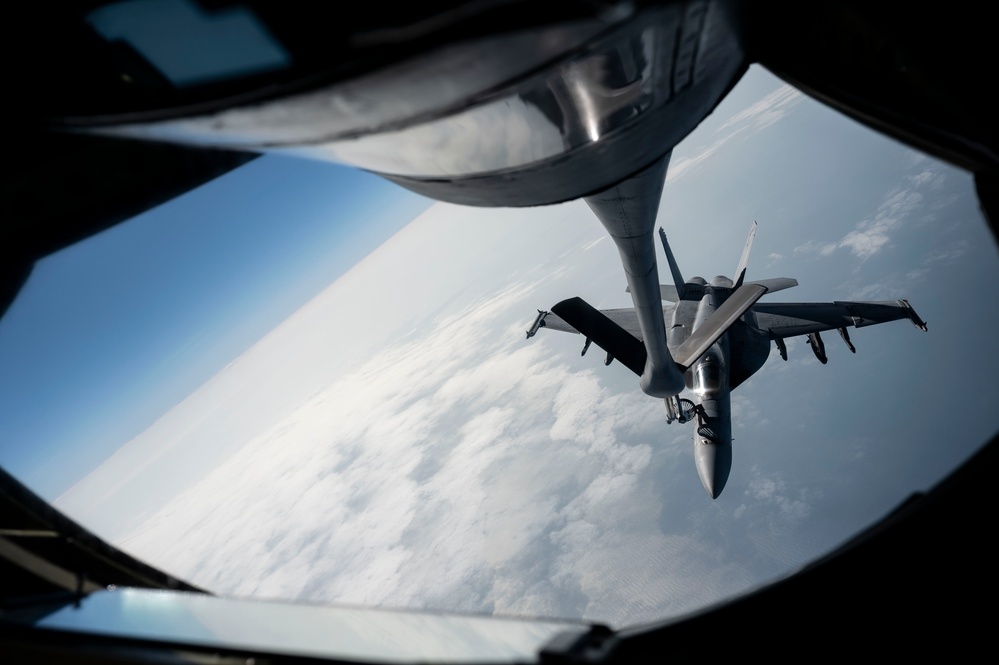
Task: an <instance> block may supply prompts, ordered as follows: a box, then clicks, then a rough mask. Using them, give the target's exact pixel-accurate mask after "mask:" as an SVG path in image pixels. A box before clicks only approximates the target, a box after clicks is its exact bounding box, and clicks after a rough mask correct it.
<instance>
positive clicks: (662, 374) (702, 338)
mask: <svg viewBox="0 0 999 665" xmlns="http://www.w3.org/2000/svg"><path fill="white" fill-rule="evenodd" d="M668 161H669V156H668V155H667V157H666V158H665V159H664V160H661V161H660V162H659V163H657V164H656V165H654V167H653V168H651V169H648V170H646V171H644V172H642V173H640V174H638V175H637V176H634V177H632V178H629V179H628V180H626V181H625V182H624V183H622V184H620V185H618V186H617V187H614V188H612V189H610V190H606V191H605V192H602V193H600V194H597V195H595V196H591V197H588V198H587V199H586V201H587V203H588V204H589V205H590V207H591V208H592V209H593V210H594V212H595V213H596V214H597V217H599V218H600V221H601V222H602V223H603V224H604V227H605V228H606V229H607V230H608V232H610V235H611V237H612V238H613V239H614V241H615V243H616V244H617V247H618V252H619V254H620V255H621V260H622V264H623V265H624V270H625V276H626V278H627V281H628V288H627V291H628V292H630V293H631V295H632V299H633V302H634V307H633V308H627V309H614V310H604V311H598V310H597V309H595V308H593V307H592V306H590V305H589V304H588V303H586V302H585V301H584V300H582V299H581V298H570V299H568V300H563V301H562V302H560V303H558V304H556V305H555V306H553V307H552V309H551V312H548V311H545V310H538V315H537V317H536V318H535V320H534V323H533V324H532V325H531V328H530V329H529V330H528V331H527V337H528V338H531V337H533V336H534V335H535V334H536V333H537V331H538V330H539V329H541V328H551V329H553V330H561V331H563V332H571V333H580V334H582V335H584V336H585V337H586V341H585V343H584V345H583V354H584V355H585V353H586V351H587V349H588V348H589V347H590V344H591V343H596V345H597V346H599V347H600V348H602V349H603V350H604V351H606V352H607V357H606V360H605V364H608V365H609V364H610V363H611V362H612V361H613V360H614V359H617V360H618V361H620V363H621V364H622V365H624V366H625V367H627V368H628V369H630V370H631V371H633V372H634V373H635V374H637V375H638V376H639V386H640V387H641V389H642V391H643V392H645V393H646V394H647V395H650V396H652V397H656V398H661V399H663V401H664V402H665V405H666V422H667V423H673V422H679V423H686V422H692V423H694V461H695V463H696V466H697V473H698V475H699V476H700V479H701V484H703V485H704V489H705V490H707V493H708V494H709V495H710V496H711V498H712V499H716V498H718V496H719V495H720V494H721V491H722V489H724V487H725V483H726V482H727V481H728V477H729V472H730V471H731V469H732V419H731V400H730V396H731V392H732V390H734V389H735V388H737V387H738V386H739V385H741V384H742V383H743V382H744V381H745V380H746V379H748V378H749V377H751V376H752V375H753V374H755V373H756V372H757V371H758V370H759V369H760V368H761V367H763V365H764V363H765V362H766V360H767V357H768V356H769V355H770V349H771V342H773V343H774V344H775V345H776V346H777V349H778V351H779V352H780V356H781V358H783V359H784V360H787V346H786V344H785V342H784V340H785V339H786V338H788V337H794V336H799V335H805V336H807V339H808V343H809V346H811V348H812V351H813V352H814V353H815V356H816V358H818V359H819V361H820V362H822V363H823V364H825V363H826V362H827V357H826V354H825V344H824V343H823V341H822V337H821V333H822V332H825V331H828V330H837V331H839V334H840V336H841V337H842V338H843V341H844V342H845V343H846V345H847V346H848V347H849V349H850V351H851V352H853V353H856V348H855V347H854V346H853V343H852V341H851V340H850V336H849V333H848V332H847V328H849V327H850V326H854V327H857V328H861V327H863V326H869V325H874V324H876V323H884V322H886V321H895V320H898V319H908V320H909V321H911V322H912V323H913V324H914V325H915V326H916V327H918V328H920V329H921V330H923V331H925V330H926V323H925V322H924V321H923V320H922V319H921V318H919V316H918V315H917V314H916V312H915V310H914V309H913V308H912V307H911V306H910V305H909V303H908V301H906V300H897V301H889V302H842V301H835V302H829V303H771V304H760V303H758V302H757V301H759V300H760V298H762V297H763V296H764V295H766V294H767V293H771V292H775V291H780V290H783V289H787V288H791V287H793V286H797V285H798V282H797V281H796V280H794V279H791V278H788V277H778V278H772V279H764V280H760V281H755V282H747V281H745V277H746V268H747V265H748V263H749V254H750V250H751V249H752V245H753V239H754V238H755V236H756V229H757V224H756V222H755V221H754V222H753V224H752V226H751V227H750V232H749V238H748V240H747V241H746V246H745V249H744V250H743V252H742V258H741V259H740V261H739V265H738V267H737V268H736V271H735V277H734V279H733V278H729V277H725V276H721V275H719V276H717V277H715V278H714V279H712V280H711V281H710V282H708V281H706V280H705V279H703V278H701V277H692V278H691V279H690V280H684V278H683V276H682V275H681V273H680V268H679V266H678V265H677V262H676V260H675V259H674V257H673V252H672V250H671V249H670V246H669V242H668V241H667V239H666V232H665V231H664V230H663V229H662V228H661V227H660V229H659V237H660V239H661V241H662V246H663V250H664V252H665V254H666V261H667V263H668V264H669V269H670V273H672V276H673V284H657V282H658V269H657V267H656V254H655V243H654V241H653V239H652V227H653V225H654V222H655V217H656V210H657V209H658V204H659V197H660V195H661V192H662V184H663V179H664V177H665V172H666V167H667V164H668ZM663 301H666V302H668V303H670V304H669V305H666V306H664V305H663V304H662V303H663ZM667 315H668V316H669V325H668V326H666V317H667ZM684 388H687V389H688V390H690V391H691V393H692V394H691V396H690V398H687V397H681V395H680V394H681V392H682V391H683V389H684Z"/></svg>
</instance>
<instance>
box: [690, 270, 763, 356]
mask: <svg viewBox="0 0 999 665" xmlns="http://www.w3.org/2000/svg"><path fill="white" fill-rule="evenodd" d="M766 292H767V287H765V286H762V285H760V284H743V285H742V286H740V287H739V288H738V289H736V290H735V292H734V293H732V295H730V296H729V297H728V300H726V301H725V302H724V303H722V305H721V307H719V308H718V309H716V310H715V311H714V312H713V313H712V314H711V316H709V317H708V318H706V319H705V320H704V323H702V324H701V325H700V326H698V328H697V329H696V330H695V331H694V333H693V334H692V335H691V336H690V337H688V338H687V341H685V342H684V343H683V344H681V345H680V347H679V348H678V349H677V350H676V352H675V353H674V354H673V360H674V361H676V364H677V365H679V366H680V367H682V368H683V369H684V371H686V370H687V369H688V368H689V367H690V366H691V365H693V364H694V363H695V362H697V359H698V358H700V357H701V356H703V355H704V352H705V351H707V350H708V349H709V348H711V345H712V344H714V343H715V342H717V341H718V339H719V338H720V337H721V336H722V335H724V334H725V331H726V330H728V329H729V328H730V327H732V324H733V323H735V322H736V321H738V320H739V319H740V318H742V315H743V314H745V313H746V312H747V311H749V308H750V307H752V306H753V305H755V304H756V301H757V300H759V299H760V298H762V297H763V294H764V293H766Z"/></svg>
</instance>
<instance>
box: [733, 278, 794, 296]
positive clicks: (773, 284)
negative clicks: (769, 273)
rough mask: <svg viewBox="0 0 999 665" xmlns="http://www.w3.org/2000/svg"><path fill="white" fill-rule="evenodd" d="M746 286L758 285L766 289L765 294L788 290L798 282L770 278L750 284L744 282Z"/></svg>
mask: <svg viewBox="0 0 999 665" xmlns="http://www.w3.org/2000/svg"><path fill="white" fill-rule="evenodd" d="M746 283H747V284H759V285H760V286H765V287H767V293H773V292H774V291H783V290H784V289H790V288H791V287H793V286H798V280H796V279H794V278H793V277H771V278H770V279H756V280H753V281H752V282H746Z"/></svg>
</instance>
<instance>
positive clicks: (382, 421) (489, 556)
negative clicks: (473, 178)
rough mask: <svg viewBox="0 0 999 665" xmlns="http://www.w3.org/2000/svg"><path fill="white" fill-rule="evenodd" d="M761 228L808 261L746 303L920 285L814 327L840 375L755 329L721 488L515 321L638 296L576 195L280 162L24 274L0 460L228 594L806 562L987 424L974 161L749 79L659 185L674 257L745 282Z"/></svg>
mask: <svg viewBox="0 0 999 665" xmlns="http://www.w3.org/2000/svg"><path fill="white" fill-rule="evenodd" d="M753 219H756V220H757V221H758V222H759V223H760V229H759V233H758V235H757V239H756V243H755V246H754V253H753V256H752V257H751V260H750V264H749V272H748V278H750V279H760V278H765V277H779V276H787V277H795V278H797V279H798V280H799V282H800V286H799V287H797V288H795V289H790V290H787V291H783V292H780V293H778V294H774V295H773V296H767V300H768V301H781V300H783V301H830V300H849V299H853V300H892V299H895V298H899V297H908V298H910V300H911V301H912V303H913V305H914V306H915V308H916V309H917V311H918V312H919V313H920V315H922V317H923V318H924V319H925V320H927V322H928V323H929V332H928V333H922V332H919V331H917V330H916V329H915V328H914V327H913V326H911V325H910V324H909V323H908V322H905V321H902V322H893V323H889V324H885V325H883V326H873V327H869V328H864V329H861V330H857V331H851V332H852V338H853V341H854V343H855V344H856V346H857V349H858V352H857V354H856V355H853V354H850V353H849V352H848V351H847V349H846V347H845V346H844V345H843V344H842V343H841V342H840V340H839V339H838V336H836V335H828V336H826V338H825V339H826V346H827V352H828V354H829V359H830V360H829V364H828V365H821V364H819V362H818V361H817V360H816V359H815V358H814V357H813V356H812V354H811V352H810V351H809V350H808V348H807V346H806V345H805V343H804V342H803V341H802V340H791V341H789V344H788V347H789V352H790V354H789V355H790V358H789V360H788V361H787V362H786V363H785V362H782V361H781V360H780V359H779V357H777V354H776V352H772V355H771V357H770V359H769V361H768V363H767V365H766V366H764V368H763V369H762V370H761V371H760V372H759V373H758V374H757V375H756V376H754V377H753V378H752V379H750V380H749V381H747V382H746V383H745V384H744V385H743V386H740V387H739V388H738V390H736V391H735V393H734V395H733V435H734V440H735V442H734V462H733V471H732V476H731V479H730V481H729V484H728V486H727V487H726V489H725V492H724V493H723V494H722V496H721V497H720V498H719V499H718V500H717V501H711V500H710V499H708V498H707V497H706V495H705V494H704V491H703V489H702V488H701V487H700V483H699V481H698V479H697V474H696V471H695V470H694V465H693V460H692V451H691V447H692V442H691V436H692V433H691V431H690V428H689V427H688V428H684V427H682V426H680V425H672V426H667V425H666V424H665V416H664V413H663V408H662V404H661V402H659V401H657V400H651V399H649V398H647V397H645V396H644V395H642V394H641V393H640V391H639V390H638V388H637V385H636V381H635V377H634V376H633V375H632V374H631V373H630V372H628V371H627V370H624V369H623V368H621V367H620V366H618V365H617V364H614V365H612V366H611V367H604V366H603V364H602V362H601V360H602V358H601V354H600V353H598V352H591V353H589V354H587V356H585V357H580V355H579V349H580V347H581V344H582V341H581V340H580V339H578V337H575V336H569V335H562V334H559V333H555V332H551V331H547V332H543V333H542V334H539V335H538V336H537V337H536V338H534V339H532V340H530V341H526V340H525V339H524V333H523V331H524V330H525V329H526V327H527V326H528V325H529V324H530V322H531V320H532V319H533V316H534V314H535V312H536V310H537V309H538V308H549V307H550V306H551V305H552V304H554V303H555V302H557V301H559V300H561V299H563V298H567V297H570V296H577V295H578V296H581V297H583V298H585V299H586V300H587V301H589V302H591V303H592V304H594V305H595V306H598V307H606V308H610V307H624V306H627V305H628V303H629V300H628V296H627V294H625V293H624V283H625V282H624V278H623V275H622V272H621V266H620V262H619V260H618V258H617V254H616V251H615V250H614V248H613V246H612V244H611V243H610V242H609V240H608V239H607V238H606V235H605V233H604V232H603V230H602V228H601V227H600V225H599V223H598V222H597V221H596V219H595V218H594V217H593V215H592V213H591V212H590V211H589V210H588V209H587V208H586V206H585V205H584V204H582V203H581V202H574V203H568V204H565V205H560V206H551V207H541V208H530V209H522V210H503V209H473V208H463V207H460V206H450V205H445V204H434V205H430V202H428V201H426V200H424V199H420V198H418V197H415V196H413V195H411V194H408V193H406V192H404V191H402V190H400V189H398V188H396V187H394V186H392V185H388V184H387V183H384V182H383V181H381V180H379V179H377V178H375V177H373V176H368V175H365V174H361V173H357V172H354V171H350V170H347V169H342V168H338V167H334V166H329V165H325V164H320V163H315V162H306V161H295V160H291V159H280V158H274V157H269V158H265V159H261V160H257V161H256V162H254V163H252V164H250V165H248V166H247V167H244V168H243V169H240V170H239V171H238V172H234V173H232V174H230V175H228V176H226V177H225V178H222V179H220V180H219V181H216V182H214V183H211V184H209V185H207V186H206V187H204V188H202V189H200V190H198V191H196V192H192V193H191V194H189V195H187V196H186V197H184V198H182V199H180V200H178V201H175V202H173V203H171V204H170V205H169V206H164V207H162V208H160V209H157V210H155V211H151V212H150V213H147V214H146V215H143V216H142V217H140V218H137V219H136V220H134V221H133V222H131V223H129V224H127V225H123V226H121V227H119V228H118V229H115V230H113V231H111V232H109V233H107V234H104V235H102V236H101V237H99V238H95V239H94V240H93V241H91V242H89V243H86V244H84V245H81V246H80V247H78V248H74V249H73V250H70V251H67V252H63V253H61V254H60V255H57V256H53V257H52V258H51V259H50V260H48V259H47V260H46V262H45V263H44V264H43V265H40V266H39V269H38V271H37V272H36V274H35V275H33V276H32V279H31V281H30V282H29V285H28V287H27V288H26V290H25V292H24V294H23V297H22V298H20V299H19V300H18V302H17V303H15V305H14V307H13V308H12V309H11V311H10V313H9V314H8V315H7V316H6V317H5V318H4V319H3V320H2V321H0V376H2V377H3V380H4V381H5V383H3V384H2V385H0V398H2V400H0V404H2V406H0V408H2V409H4V411H3V412H2V413H0V428H2V429H0V440H2V441H5V442H9V441H17V442H18V443H17V444H16V445H10V444H8V446H7V447H6V448H4V449H3V450H2V451H0V454H2V458H0V462H2V463H3V464H4V465H5V466H6V467H7V468H10V469H11V470H12V471H14V473H15V474H17V475H18V476H19V477H21V478H22V479H23V480H25V481H26V482H28V484H29V485H30V486H32V487H35V488H36V489H39V490H41V491H42V492H43V494H44V495H45V496H47V497H50V498H54V497H56V496H59V495H62V496H61V498H60V500H59V501H58V502H57V506H58V507H60V508H61V509H63V510H65V511H66V512H67V513H68V514H69V515H70V516H72V517H74V518H76V519H79V520H81V521H82V522H83V523H85V524H87V525H89V526H91V527H92V528H94V529H95V530H96V531H97V533H98V534H100V535H104V536H106V537H108V538H110V539H111V540H112V541H113V542H115V543H116V544H118V545H120V546H122V547H124V548H125V549H126V550H127V551H130V552H132V553H134V554H136V555H138V556H139V557H140V558H143V559H146V560H149V561H150V562H151V563H153V564H154V565H157V566H160V567H162V568H164V569H166V570H168V571H169V572H172V573H174V574H177V575H179V576H181V577H183V578H185V579H189V580H191V581H193V582H195V583H197V584H202V585H204V586H206V587H207V588H210V589H212V590H215V591H219V592H221V593H229V594H235V595H255V596H263V597H272V598H286V599H296V600H305V601H310V602H339V603H362V604H374V605H383V606H407V607H436V608H444V609H456V610H467V611H476V612H500V613H514V614H535V615H547V616H584V617H587V618H592V619H599V620H605V621H609V622H611V623H614V624H615V625H623V624H625V623H633V622H636V621H643V620H652V619H655V618H658V617H663V616H667V615H671V614H675V613H678V612H682V611H687V610H691V609H694V608H696V607H699V606H702V605H703V604H705V603H709V602H714V601H716V600H718V599H720V598H722V597H725V596H727V595H731V594H733V593H738V592H740V591H744V590H746V589H748V588H751V587H753V586H754V585H757V584H761V583H763V582H765V581H766V580H768V579H772V578H773V577H775V576H777V575H781V574H786V573H787V572H789V571H790V570H793V569H794V568H796V567H797V566H800V565H803V564H804V563H806V562H808V561H810V560H812V559H813V558H814V557H816V556H818V555H820V554H822V553H824V552H826V551H828V550H829V549H830V548H831V547H833V546H835V545H836V544H838V543H839V542H842V540H843V539H844V538H847V537H848V536H850V535H851V534H852V533H855V532H856V531H857V529H859V528H862V527H863V526H865V525H866V524H869V523H870V522H871V521H872V520H874V519H876V518H878V517H880V516H882V515H883V514H884V513H885V512H886V511H888V510H890V509H891V508H892V507H893V506H895V505H897V504H898V503H899V502H900V501H902V500H903V499H904V498H905V497H906V496H908V495H909V494H910V493H911V492H913V491H918V490H920V489H924V488H926V487H928V486H929V485H930V484H932V483H933V482H935V481H936V480H938V479H939V478H941V477H942V476H943V475H944V474H945V473H946V472H947V471H948V470H950V469H952V468H953V467H954V466H955V465H956V464H958V463H959V462H960V461H961V460H962V459H964V458H966V457H967V456H968V455H969V454H970V453H971V452H972V451H973V450H975V449H976V448H977V447H978V446H979V445H980V444H981V443H983V442H984V441H985V439H986V437H987V436H990V435H991V434H993V433H994V432H995V430H996V427H997V424H999V421H997V420H996V418H995V416H994V413H993V412H994V409H993V408H992V405H994V404H995V403H996V401H997V399H999V389H997V387H996V386H995V385H994V382H993V380H992V377H993V376H994V375H995V374H996V373H997V372H999V356H997V354H995V353H992V352H991V348H992V341H991V339H992V337H993V335H994V330H995V327H996V326H997V325H999V311H997V308H996V306H995V299H994V298H992V297H991V293H992V292H993V291H994V287H993V286H992V285H994V284H995V283H996V280H997V279H999V266H997V261H996V249H995V245H994V242H993V240H992V239H991V236H990V235H989V233H988V230H987V228H986V227H985V225H984V223H983V221H982V219H981V215H980V213H979V211H978V207H977V203H976V200H975V197H974V192H973V185H972V181H971V178H970V176H968V174H966V173H962V172H960V171H958V170H956V169H954V168H951V167H949V166H947V165H945V164H941V163H939V162H936V161H935V160H931V159H928V158H926V157H924V156H921V155H919V154H918V153H916V152H915V151H912V150H910V149H908V148H905V147H903V146H900V145H898V144H897V143H894V142H893V141H891V140H888V139H885V138H884V137H881V136H879V135H877V134H875V133H873V132H871V131H869V130H866V129H864V128H862V127H860V126H858V125H856V124H855V123H853V122H850V121H849V120H846V119H844V118H842V117H840V116H837V115H836V114H835V113H833V112H832V111H830V110H829V109H826V108H824V107H822V106H821V105H819V104H817V103H815V102H813V101H811V100H809V99H808V98H806V97H805V96H803V95H802V94H801V93H798V92H796V91H794V90H793V89H791V88H789V87H788V86H786V85H784V84H782V83H781V82H780V81H779V80H777V79H775V78H774V77H772V76H770V75H769V74H767V73H766V72H764V71H762V70H760V69H758V68H754V69H752V70H751V71H750V72H749V73H748V74H747V76H746V77H745V78H744V80H743V81H742V82H740V84H739V85H738V86H737V87H736V88H735V89H734V90H733V91H732V93H731V94H730V95H729V97H728V98H727V99H726V100H725V101H724V102H723V104H722V105H721V106H720V107H719V108H718V110H717V111H716V112H715V113H714V114H713V115H712V116H710V117H709V118H708V119H707V120H706V121H705V122H704V123H702V125H701V127H699V128H698V130H696V131H695V132H694V133H693V134H692V135H691V136H690V137H688V138H687V139H686V140H685V141H684V142H682V143H681V144H680V145H679V146H678V147H677V148H676V150H675V151H674V155H673V160H672V162H671V168H670V174H669V177H668V180H667V184H666V188H665V191H664V195H663V201H662V205H661V208H660V222H661V223H662V224H663V225H664V226H665V228H666V230H667V232H668V233H669V235H670V243H671V245H672V248H673V251H674V253H675V255H676V257H677V260H678V262H679V264H680V268H681V270H682V271H683V273H684V275H685V276H686V277H688V278H689V277H691V276H693V275H697V274H699V275H702V276H704V277H706V278H709V279H710V278H711V277H712V276H714V275H716V274H731V272H732V271H733V270H734V268H735V266H736V263H737V261H738V259H739V254H740V252H741V250H742V246H743V243H744V240H745V235H746V232H747V231H748V228H749V224H750V222H751V221H752V220H753ZM175 234H176V235H175ZM181 235H183V237H181ZM178 257H182V258H178ZM661 259H662V257H661V256H660V260H661ZM661 273H664V271H663V270H662V266H661ZM664 277H665V275H664ZM664 281H668V280H665V279H664ZM154 286H157V288H153V287H154ZM968 293H972V294H976V295H977V294H981V297H980V299H979V300H978V301H974V300H973V299H971V298H968V297H966V294H968ZM112 323H113V324H114V325H111V324H112ZM112 453H113V454H112ZM53 461H54V462H55V464H54V465H53V464H52V463H53ZM102 462H103V464H102ZM98 465H100V466H98ZM84 474H87V475H86V477H85V478H84V479H83V480H82V481H81V482H79V483H77V484H76V485H74V486H73V487H72V489H71V490H70V491H68V492H66V493H65V494H63V492H64V490H66V489H67V488H69V487H70V485H72V484H73V482H74V481H75V480H77V479H79V478H80V477H81V476H82V475H84Z"/></svg>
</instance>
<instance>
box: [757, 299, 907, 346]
mask: <svg viewBox="0 0 999 665" xmlns="http://www.w3.org/2000/svg"><path fill="white" fill-rule="evenodd" d="M752 312H753V314H755V315H756V326H757V328H759V329H760V330H763V331H764V332H767V333H769V334H770V338H771V339H784V338H786V337H795V336H797V335H808V334H810V333H818V332H824V331H826V330H836V329H839V328H847V327H849V326H855V327H857V328H863V327H864V326H872V325H875V324H877V323H886V322H888V321H897V320H899V319H909V320H910V321H912V323H913V325H915V326H916V327H917V328H920V329H922V330H926V323H924V322H923V320H922V319H920V318H919V315H918V314H916V311H915V310H914V309H913V308H912V306H911V305H909V302H908V301H907V300H894V301H884V302H843V301H836V302H831V303H764V304H757V305H754V306H753V308H752Z"/></svg>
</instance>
